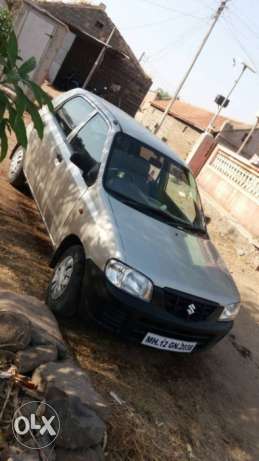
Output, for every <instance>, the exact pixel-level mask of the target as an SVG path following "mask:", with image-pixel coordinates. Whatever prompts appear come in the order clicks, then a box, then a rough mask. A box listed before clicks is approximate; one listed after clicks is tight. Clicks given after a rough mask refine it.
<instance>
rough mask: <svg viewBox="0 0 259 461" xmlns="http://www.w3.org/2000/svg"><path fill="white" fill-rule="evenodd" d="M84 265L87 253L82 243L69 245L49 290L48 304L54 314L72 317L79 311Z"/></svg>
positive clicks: (56, 268)
mask: <svg viewBox="0 0 259 461" xmlns="http://www.w3.org/2000/svg"><path fill="white" fill-rule="evenodd" d="M84 267H85V255H84V250H83V248H82V247H81V246H80V245H74V246H71V247H69V248H68V249H67V250H66V251H65V252H64V253H63V254H62V255H61V257H60V259H59V260H58V262H57V265H56V267H55V269H54V273H53V277H52V279H51V281H50V283H49V286H48V290H47V304H48V306H49V307H50V308H51V310H52V311H53V312H54V314H56V315H60V316H63V317H72V316H73V315H74V314H75V313H76V312H77V310H78V306H79V302H80V294H81V285H82V281H83V276H84Z"/></svg>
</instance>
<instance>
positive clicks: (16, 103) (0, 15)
mask: <svg viewBox="0 0 259 461" xmlns="http://www.w3.org/2000/svg"><path fill="white" fill-rule="evenodd" d="M35 67H36V60H35V58H33V57H32V58H30V59H28V60H27V61H25V62H22V60H21V58H20V56H19V50H18V44H17V39H16V35H15V33H14V31H13V27H12V18H11V15H10V13H9V11H8V10H6V9H4V8H0V144H1V148H0V161H1V160H3V159H4V158H5V157H6V154H7V150H8V136H7V135H8V133H11V132H12V131H13V132H14V133H15V135H16V138H17V142H18V143H19V144H20V145H22V146H23V147H24V148H25V149H26V147H27V134H26V128H25V124H24V120H23V117H24V114H25V112H27V113H29V114H30V116H31V119H32V121H33V124H34V127H35V129H36V131H37V133H38V136H39V137H40V138H42V136H43V131H44V125H43V122H42V119H41V116H40V113H39V109H40V108H41V107H42V106H43V105H45V104H47V105H48V107H49V109H50V110H52V109H53V108H52V103H51V99H50V97H49V96H48V95H47V94H46V93H45V92H44V91H43V90H42V89H41V88H40V87H39V86H38V85H37V84H36V83H35V82H33V81H32V80H31V79H30V75H29V74H30V73H31V72H32V71H33V70H34V69H35ZM28 89H29V90H30V93H31V94H33V96H34V100H35V101H34V102H32V101H31V99H29V97H28V96H27V94H26V90H28Z"/></svg>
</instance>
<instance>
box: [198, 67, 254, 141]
mask: <svg viewBox="0 0 259 461" xmlns="http://www.w3.org/2000/svg"><path fill="white" fill-rule="evenodd" d="M247 69H248V70H250V71H251V72H254V73H256V71H255V69H253V67H251V66H249V65H248V64H246V63H245V62H242V70H241V72H240V74H239V76H238V78H237V79H236V80H235V83H234V85H233V86H232V88H231V90H230V91H229V93H228V95H227V96H226V97H225V99H224V101H223V102H222V104H221V105H220V106H219V108H218V110H217V112H216V113H215V114H214V115H213V117H212V119H211V121H210V123H209V125H208V128H207V129H206V132H205V133H210V132H211V131H212V130H213V125H214V123H215V121H216V120H217V118H218V116H219V115H220V113H221V111H222V109H223V108H224V105H225V103H226V101H227V100H228V99H230V96H231V95H232V93H233V91H234V89H235V88H236V86H237V85H238V83H239V82H240V80H241V78H242V76H243V74H244V73H245V71H246V70H247Z"/></svg>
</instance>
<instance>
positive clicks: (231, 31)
mask: <svg viewBox="0 0 259 461" xmlns="http://www.w3.org/2000/svg"><path fill="white" fill-rule="evenodd" d="M223 20H224V23H225V27H226V29H227V31H228V33H229V34H230V35H231V36H232V38H233V39H234V40H235V41H236V43H237V44H238V45H239V47H240V49H241V50H242V51H243V53H244V54H245V56H246V58H247V59H248V60H249V61H250V62H251V63H252V64H253V66H254V67H255V68H256V70H257V72H259V71H258V67H257V64H256V63H255V61H254V58H253V57H252V56H251V55H250V52H248V51H247V49H246V47H245V45H244V44H243V43H242V42H241V40H240V38H239V37H238V36H237V35H236V32H235V30H234V28H233V24H232V23H231V21H230V20H228V21H226V19H225V18H223Z"/></svg>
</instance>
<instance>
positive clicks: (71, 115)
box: [55, 96, 95, 136]
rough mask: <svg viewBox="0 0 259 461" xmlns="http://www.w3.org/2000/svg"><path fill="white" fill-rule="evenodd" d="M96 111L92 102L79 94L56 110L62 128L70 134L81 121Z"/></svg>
mask: <svg viewBox="0 0 259 461" xmlns="http://www.w3.org/2000/svg"><path fill="white" fill-rule="evenodd" d="M94 111H95V108H94V107H93V106H92V105H91V104H90V103H88V102H87V101H86V100H85V99H84V98H81V97H79V96H78V97H75V98H72V99H69V101H67V102H65V104H63V106H62V107H60V108H59V109H58V110H57V111H56V113H55V115H56V119H57V121H58V123H59V125H60V127H61V129H62V130H63V132H64V133H65V135H66V136H68V135H69V134H70V133H71V131H72V130H73V129H74V128H76V127H77V126H78V125H80V123H82V122H84V121H86V120H87V119H88V118H89V117H90V115H91V114H92V113H93V112H94Z"/></svg>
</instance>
